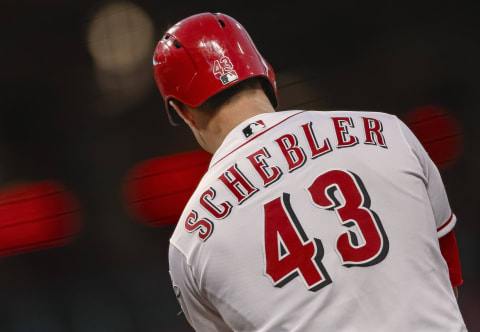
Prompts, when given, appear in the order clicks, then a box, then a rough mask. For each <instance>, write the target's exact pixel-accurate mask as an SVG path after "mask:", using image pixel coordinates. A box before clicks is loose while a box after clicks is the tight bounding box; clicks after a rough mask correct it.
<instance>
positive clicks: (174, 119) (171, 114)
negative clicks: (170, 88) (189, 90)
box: [165, 98, 183, 127]
mask: <svg viewBox="0 0 480 332" xmlns="http://www.w3.org/2000/svg"><path fill="white" fill-rule="evenodd" d="M171 100H173V99H172V98H169V99H167V100H166V101H165V109H166V110H167V116H168V121H169V122H170V124H171V125H172V126H175V127H177V126H179V125H181V124H182V123H183V119H182V118H181V117H180V115H178V113H177V111H175V109H174V108H173V107H172V105H170V101H171Z"/></svg>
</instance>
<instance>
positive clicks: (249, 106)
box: [200, 89, 275, 153]
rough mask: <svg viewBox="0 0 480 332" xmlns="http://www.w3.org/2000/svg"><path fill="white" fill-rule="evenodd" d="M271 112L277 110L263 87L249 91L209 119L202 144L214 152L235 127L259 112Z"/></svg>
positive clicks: (203, 133) (203, 132) (203, 131)
mask: <svg viewBox="0 0 480 332" xmlns="http://www.w3.org/2000/svg"><path fill="white" fill-rule="evenodd" d="M271 112H275V109H274V108H273V107H272V105H271V104H270V101H269V100H268V97H267V96H266V95H265V93H264V92H263V90H262V89H258V90H253V91H248V92H246V93H245V94H244V95H242V96H240V97H239V98H238V99H236V100H235V101H232V102H230V103H228V104H226V105H225V106H223V107H222V108H221V109H220V110H219V111H218V112H217V113H215V115H213V116H212V117H211V119H209V121H208V123H207V125H206V126H205V127H204V129H203V130H202V131H201V133H200V134H201V136H202V138H203V140H204V143H205V144H201V145H202V146H203V148H204V149H205V150H207V151H209V152H211V153H214V152H215V151H216V150H217V149H218V148H219V147H220V145H221V144H222V142H223V140H224V139H225V137H226V136H227V135H228V133H230V131H231V130H232V129H233V128H235V127H236V126H238V125H239V124H240V123H242V122H243V121H245V120H247V119H249V118H251V117H253V116H255V115H257V114H262V113H271ZM204 145H205V146H204Z"/></svg>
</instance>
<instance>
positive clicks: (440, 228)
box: [437, 211, 453, 232]
mask: <svg viewBox="0 0 480 332" xmlns="http://www.w3.org/2000/svg"><path fill="white" fill-rule="evenodd" d="M452 219H453V211H452V212H451V214H450V218H448V220H447V221H446V222H445V223H444V224H443V225H442V226H440V227H439V228H437V232H440V231H441V230H442V229H444V228H445V227H447V225H448V224H450V222H451V221H452Z"/></svg>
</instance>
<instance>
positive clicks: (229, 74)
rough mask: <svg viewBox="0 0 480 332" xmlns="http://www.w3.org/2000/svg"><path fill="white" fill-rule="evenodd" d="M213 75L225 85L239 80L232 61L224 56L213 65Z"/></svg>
mask: <svg viewBox="0 0 480 332" xmlns="http://www.w3.org/2000/svg"><path fill="white" fill-rule="evenodd" d="M213 74H214V75H215V76H216V77H218V78H219V79H220V81H221V82H222V84H223V85H227V84H228V83H232V82H234V81H236V80H238V75H237V72H236V71H235V70H234V69H233V64H232V61H230V58H229V57H228V56H223V57H221V58H220V60H215V62H214V63H213Z"/></svg>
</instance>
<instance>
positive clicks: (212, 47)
mask: <svg viewBox="0 0 480 332" xmlns="http://www.w3.org/2000/svg"><path fill="white" fill-rule="evenodd" d="M153 70H154V76H155V81H156V83H157V86H158V88H159V90H160V93H161V94H162V96H163V98H164V99H165V107H166V109H167V113H168V116H169V120H170V122H171V123H173V124H176V121H175V119H174V118H173V116H174V115H175V114H176V113H175V111H174V110H172V108H171V106H170V105H169V101H170V100H171V99H175V100H178V101H180V102H182V103H184V104H186V105H188V106H191V107H199V106H200V105H202V104H203V103H205V101H207V100H208V99H209V98H211V97H212V96H215V95H217V94H219V93H221V92H223V91H225V90H227V89H229V88H230V87H232V86H236V85H237V84H239V83H240V82H243V81H245V80H247V79H249V78H254V77H258V78H259V80H260V82H261V83H262V86H263V88H264V90H265V93H266V94H267V96H268V98H269V99H270V102H271V103H272V105H273V106H274V107H276V105H277V99H276V94H277V88H276V83H275V74H274V72H273V70H272V68H271V66H270V65H269V64H268V63H267V61H265V59H264V58H263V57H262V56H261V54H260V53H259V52H258V50H257V48H256V47H255V45H254V43H253V41H252V39H251V38H250V36H249V35H248V33H247V31H246V30H245V29H244V28H243V26H242V25H241V24H240V23H239V22H237V21H236V20H235V19H233V18H232V17H230V16H228V15H225V14H220V13H217V14H212V13H202V14H197V15H193V16H190V17H187V18H186V19H184V20H182V21H180V22H178V23H177V24H175V25H174V26H172V27H171V28H170V29H169V30H168V31H167V32H166V33H165V34H164V36H163V37H162V39H160V41H159V43H158V45H157V47H156V49H155V53H154V56H153ZM242 85H243V84H242ZM224 95H228V94H226V93H224Z"/></svg>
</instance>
